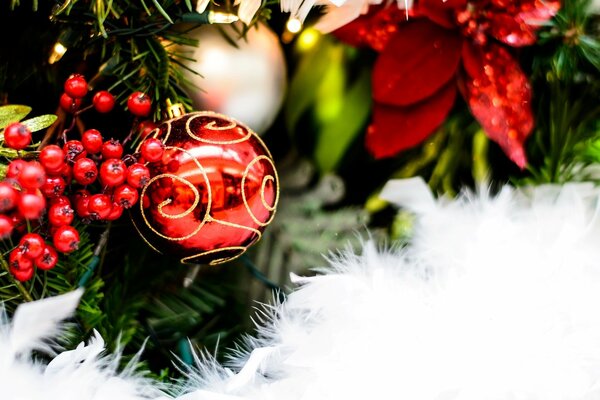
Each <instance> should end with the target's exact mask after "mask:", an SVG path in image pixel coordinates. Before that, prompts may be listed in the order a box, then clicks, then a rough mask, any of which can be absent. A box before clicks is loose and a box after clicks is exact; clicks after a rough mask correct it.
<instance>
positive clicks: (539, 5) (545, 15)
mask: <svg viewBox="0 0 600 400" xmlns="http://www.w3.org/2000/svg"><path fill="white" fill-rule="evenodd" d="M558 10H560V1H559V0H530V1H527V2H525V1H523V2H521V6H520V10H519V13H518V14H517V16H518V18H520V19H521V20H522V21H525V23H527V24H528V25H531V26H536V25H541V24H543V23H544V22H546V21H548V20H549V19H551V18H553V17H554V16H555V15H556V14H557V13H558Z"/></svg>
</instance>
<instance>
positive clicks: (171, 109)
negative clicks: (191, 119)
mask: <svg viewBox="0 0 600 400" xmlns="http://www.w3.org/2000/svg"><path fill="white" fill-rule="evenodd" d="M165 103H166V104H167V107H166V109H165V118H167V119H172V118H177V117H181V116H182V115H183V114H185V108H184V107H183V104H181V103H175V104H173V103H172V102H171V99H167V100H166V102H165Z"/></svg>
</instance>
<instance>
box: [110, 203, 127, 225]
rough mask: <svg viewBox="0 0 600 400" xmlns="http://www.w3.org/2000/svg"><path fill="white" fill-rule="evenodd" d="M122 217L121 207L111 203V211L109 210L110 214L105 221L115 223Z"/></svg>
mask: <svg viewBox="0 0 600 400" xmlns="http://www.w3.org/2000/svg"><path fill="white" fill-rule="evenodd" d="M121 215H123V207H121V206H120V205H118V204H117V203H113V205H112V209H111V210H110V214H108V216H107V217H106V220H107V221H115V220H117V219H119V218H120V217H121Z"/></svg>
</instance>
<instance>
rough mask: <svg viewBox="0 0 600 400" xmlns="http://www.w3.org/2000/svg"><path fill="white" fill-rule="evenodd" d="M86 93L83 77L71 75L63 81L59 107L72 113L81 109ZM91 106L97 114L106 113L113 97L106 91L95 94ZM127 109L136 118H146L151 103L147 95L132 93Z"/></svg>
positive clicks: (112, 105) (112, 102)
mask: <svg viewBox="0 0 600 400" xmlns="http://www.w3.org/2000/svg"><path fill="white" fill-rule="evenodd" d="M87 93H88V83H87V81H86V80H85V78H84V77H83V75H79V74H73V75H71V76H69V78H68V79H67V80H66V81H65V86H64V93H63V94H62V95H61V96H60V101H59V104H60V107H61V108H62V109H63V110H65V111H67V112H69V113H74V112H76V111H78V110H80V108H81V103H82V99H83V98H84V97H85V96H86V95H87ZM92 106H93V107H94V108H95V109H96V111H98V112H99V113H108V112H110V111H111V110H112V109H113V107H114V106H115V97H114V96H113V95H112V94H111V93H110V92H108V91H106V90H101V91H99V92H96V94H95V95H94V97H93V98H92ZM127 108H128V109H129V112H131V113H132V114H133V115H135V116H136V117H147V116H148V115H149V114H150V111H151V109H152V101H151V100H150V97H148V95H147V94H145V93H142V92H134V93H132V94H131V95H130V96H129V98H128V99H127Z"/></svg>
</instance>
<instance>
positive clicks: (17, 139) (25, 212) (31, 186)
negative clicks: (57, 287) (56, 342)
mask: <svg viewBox="0 0 600 400" xmlns="http://www.w3.org/2000/svg"><path fill="white" fill-rule="evenodd" d="M87 90H88V89H87V82H86V81H85V79H84V78H83V77H82V76H81V75H72V76H71V77H69V79H68V80H67V82H66V83H65V93H64V94H63V95H62V97H61V106H64V105H63V98H66V99H67V100H65V102H69V103H70V104H71V105H72V106H73V108H71V109H70V110H76V109H77V108H78V107H79V106H80V103H81V98H83V97H84V96H85V95H86V94H87ZM100 94H101V95H100ZM99 95H100V96H99ZM77 100H79V102H77ZM65 104H66V103H65ZM93 104H94V108H96V110H97V111H99V112H108V111H110V110H111V109H112V108H113V106H114V97H113V96H112V95H111V94H110V93H108V92H98V93H96V95H95V96H94V100H93ZM63 108H64V107H63ZM128 108H129V110H130V112H132V113H133V114H134V115H136V116H145V115H148V114H149V113H150V109H151V103H150V99H149V98H148V96H146V95H144V94H141V93H139V92H136V93H133V94H132V95H131V96H130V97H129V101H128ZM150 126H151V124H150V125H148V126H146V127H141V128H142V129H143V130H144V131H146V130H148V128H149V127H150ZM143 133H146V132H143ZM146 134H147V133H146ZM143 136H144V135H143V134H142V137H143ZM30 144H31V131H30V130H29V129H28V128H27V127H26V126H25V125H23V124H21V123H18V122H15V123H12V124H10V125H8V126H7V127H6V128H5V130H4V145H5V146H6V147H9V148H12V149H15V150H22V149H25V148H26V147H27V146H29V145H30ZM163 152H164V146H163V144H162V142H161V141H160V140H158V139H155V138H149V139H146V140H144V142H142V145H141V146H140V153H139V154H135V155H124V148H123V145H122V144H121V143H120V142H119V141H117V140H114V139H109V140H104V138H103V137H102V134H101V133H100V132H99V131H98V130H96V129H89V130H87V131H85V132H84V133H83V135H82V136H81V140H69V141H67V142H66V143H65V144H64V145H63V146H62V147H60V146H58V145H54V144H52V145H48V146H46V147H44V148H43V149H42V150H41V151H40V152H39V156H38V160H30V161H26V160H24V159H15V160H13V161H12V162H11V163H10V164H9V165H8V168H7V171H6V176H5V179H4V181H2V182H0V239H4V238H7V237H10V236H11V235H13V234H15V233H17V234H19V235H21V234H24V235H23V236H22V237H21V239H20V241H19V244H18V245H17V247H16V248H14V249H13V250H12V251H11V253H10V255H9V266H10V271H11V273H12V274H13V275H14V277H15V278H16V279H17V280H19V281H26V280H29V279H31V278H32V277H33V274H34V270H35V268H39V269H42V270H49V269H52V268H53V267H54V266H55V265H56V263H57V260H58V254H57V251H58V252H61V253H71V252H73V251H74V250H76V249H77V247H78V245H79V241H80V237H79V232H78V231H77V229H75V228H74V227H73V226H72V224H73V222H74V220H75V217H76V216H78V217H80V218H81V219H82V220H83V221H84V222H86V221H91V220H96V221H113V220H116V219H118V218H119V217H120V216H121V215H122V213H123V210H124V209H128V208H130V207H132V206H133V205H134V204H136V203H137V202H138V201H139V190H140V189H141V188H142V187H143V186H144V185H145V184H146V183H147V182H148V180H149V179H150V171H149V169H148V168H147V167H146V165H145V164H146V163H147V162H156V161H159V160H160V159H162V155H163ZM96 183H98V184H96ZM94 188H99V189H96V190H94ZM25 220H28V221H32V222H33V224H31V223H30V224H27V223H26V221H25ZM28 226H29V227H31V226H34V227H35V229H36V232H37V233H31V232H30V233H26V232H25V231H26V230H27V227H28ZM44 237H45V238H46V239H47V240H45V239H44ZM50 242H51V243H50ZM34 267H35V268H34Z"/></svg>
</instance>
